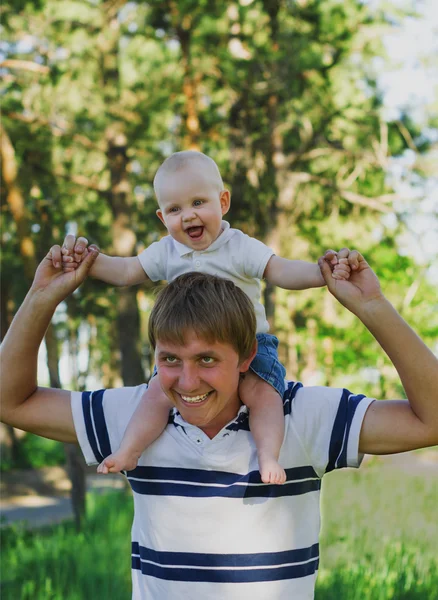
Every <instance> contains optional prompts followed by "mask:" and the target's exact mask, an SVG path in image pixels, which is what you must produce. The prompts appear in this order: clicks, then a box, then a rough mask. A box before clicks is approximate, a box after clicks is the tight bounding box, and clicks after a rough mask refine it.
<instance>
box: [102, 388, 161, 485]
mask: <svg viewBox="0 0 438 600" xmlns="http://www.w3.org/2000/svg"><path fill="white" fill-rule="evenodd" d="M171 408H172V403H171V402H170V400H169V398H168V397H167V396H166V395H165V394H164V392H163V390H162V389H161V387H160V384H159V383H158V377H154V378H153V379H151V381H150V383H149V387H148V389H147V390H146V392H145V393H144V394H143V396H142V398H141V400H140V404H139V405H138V406H137V408H136V410H135V412H134V414H133V415H132V417H131V420H130V421H129V423H128V427H127V428H126V431H125V435H124V436H123V439H122V442H121V444H120V447H119V449H118V450H117V451H116V452H113V454H110V455H109V456H107V457H106V458H105V460H103V461H102V462H101V463H100V465H99V466H98V467H97V472H98V473H104V474H107V473H119V472H120V471H131V470H132V469H135V467H136V466H137V461H138V459H139V457H140V455H141V454H142V452H143V451H144V450H145V449H146V448H147V447H148V446H150V444H152V442H153V441H154V440H156V439H157V437H159V435H160V434H161V433H162V431H163V430H164V428H165V427H166V424H167V421H168V418H169V410H170V409H171Z"/></svg>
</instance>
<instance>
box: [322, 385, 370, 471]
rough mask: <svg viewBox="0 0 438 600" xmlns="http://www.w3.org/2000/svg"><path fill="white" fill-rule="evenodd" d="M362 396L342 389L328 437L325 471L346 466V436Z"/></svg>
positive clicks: (348, 433)
mask: <svg viewBox="0 0 438 600" xmlns="http://www.w3.org/2000/svg"><path fill="white" fill-rule="evenodd" d="M363 398H365V396H364V395H363V394H357V395H355V394H352V393H351V392H350V391H349V390H346V389H344V390H343V391H342V396H341V400H340V402H339V407H338V412H337V413H336V417H335V422H334V424H333V429H332V435H331V438H330V446H329V460H328V463H327V468H326V473H329V472H330V471H333V469H339V468H342V467H346V466H347V447H348V436H349V435H350V428H351V423H352V422H353V417H354V414H355V412H356V408H357V406H358V404H359V402H360V401H361V400H362V399H363Z"/></svg>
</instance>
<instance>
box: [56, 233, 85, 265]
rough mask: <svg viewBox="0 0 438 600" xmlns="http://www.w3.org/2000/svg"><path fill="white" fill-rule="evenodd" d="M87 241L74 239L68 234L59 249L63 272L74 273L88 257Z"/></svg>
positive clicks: (80, 238)
mask: <svg viewBox="0 0 438 600" xmlns="http://www.w3.org/2000/svg"><path fill="white" fill-rule="evenodd" d="M87 246H88V240H87V239H86V238H84V237H79V238H78V239H76V238H75V236H74V235H72V234H68V235H67V236H66V237H65V240H64V243H63V245H62V248H61V255H62V269H63V271H65V272H67V273H68V272H69V271H75V270H76V269H77V268H78V267H79V265H80V264H81V262H82V261H83V260H85V258H86V256H87V255H88V248H87Z"/></svg>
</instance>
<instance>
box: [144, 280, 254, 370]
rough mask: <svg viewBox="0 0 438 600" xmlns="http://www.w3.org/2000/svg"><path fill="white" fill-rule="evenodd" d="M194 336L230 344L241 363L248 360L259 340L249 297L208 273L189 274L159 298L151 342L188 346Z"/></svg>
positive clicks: (167, 288) (170, 286) (152, 344)
mask: <svg viewBox="0 0 438 600" xmlns="http://www.w3.org/2000/svg"><path fill="white" fill-rule="evenodd" d="M191 332H194V333H195V334H196V335H197V336H198V337H200V338H201V339H203V340H205V341H207V342H210V343H213V342H221V343H227V344H230V345H231V346H232V347H233V348H234V349H235V350H236V352H237V354H238V356H239V362H242V361H243V360H245V359H246V358H248V357H249V356H250V354H251V351H252V349H253V347H254V342H255V338H256V317H255V312H254V307H253V305H252V302H251V301H250V299H249V298H248V296H247V295H246V294H245V292H243V291H242V290H241V289H240V288H239V287H237V286H236V285H235V284H234V283H233V282H232V281H229V280H228V279H223V278H221V277H216V276H214V275H207V274H205V273H185V274H184V275H180V276H179V277H177V278H176V279H174V280H173V281H172V282H171V283H169V285H167V286H166V287H165V288H164V289H163V290H161V292H160V293H159V295H158V298H157V301H156V303H155V305H154V307H153V309H152V312H151V315H150V318H149V342H150V344H151V346H152V347H153V348H154V349H155V346H156V344H157V341H158V340H159V341H162V342H170V343H172V344H180V345H184V342H185V338H186V336H187V334H190V333H191Z"/></svg>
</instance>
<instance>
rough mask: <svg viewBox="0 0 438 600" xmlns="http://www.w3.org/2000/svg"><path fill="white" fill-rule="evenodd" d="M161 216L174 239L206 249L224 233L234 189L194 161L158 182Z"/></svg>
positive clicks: (165, 175) (194, 248) (158, 211)
mask: <svg viewBox="0 0 438 600" xmlns="http://www.w3.org/2000/svg"><path fill="white" fill-rule="evenodd" d="M156 193H157V197H158V204H159V206H160V208H159V209H158V210H157V215H158V217H159V219H160V220H161V221H162V222H163V223H164V225H165V226H166V228H167V231H168V232H169V234H170V235H171V236H172V237H173V239H174V240H176V241H177V242H180V243H181V244H184V245H185V246H189V247H190V248H192V249H193V250H198V251H199V250H205V249H206V248H208V247H209V246H210V245H211V244H212V243H213V242H214V241H215V239H216V238H217V237H218V236H219V235H220V234H221V222H222V217H223V215H225V213H227V212H228V209H229V207H230V193H229V192H228V190H220V185H219V183H218V179H217V177H215V176H214V173H212V172H211V171H210V169H209V168H208V167H207V168H205V165H201V164H199V163H196V162H193V163H191V164H189V165H187V166H186V167H185V168H184V169H181V170H179V171H176V172H175V173H169V174H163V176H162V177H161V179H160V181H158V182H157V184H156Z"/></svg>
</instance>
